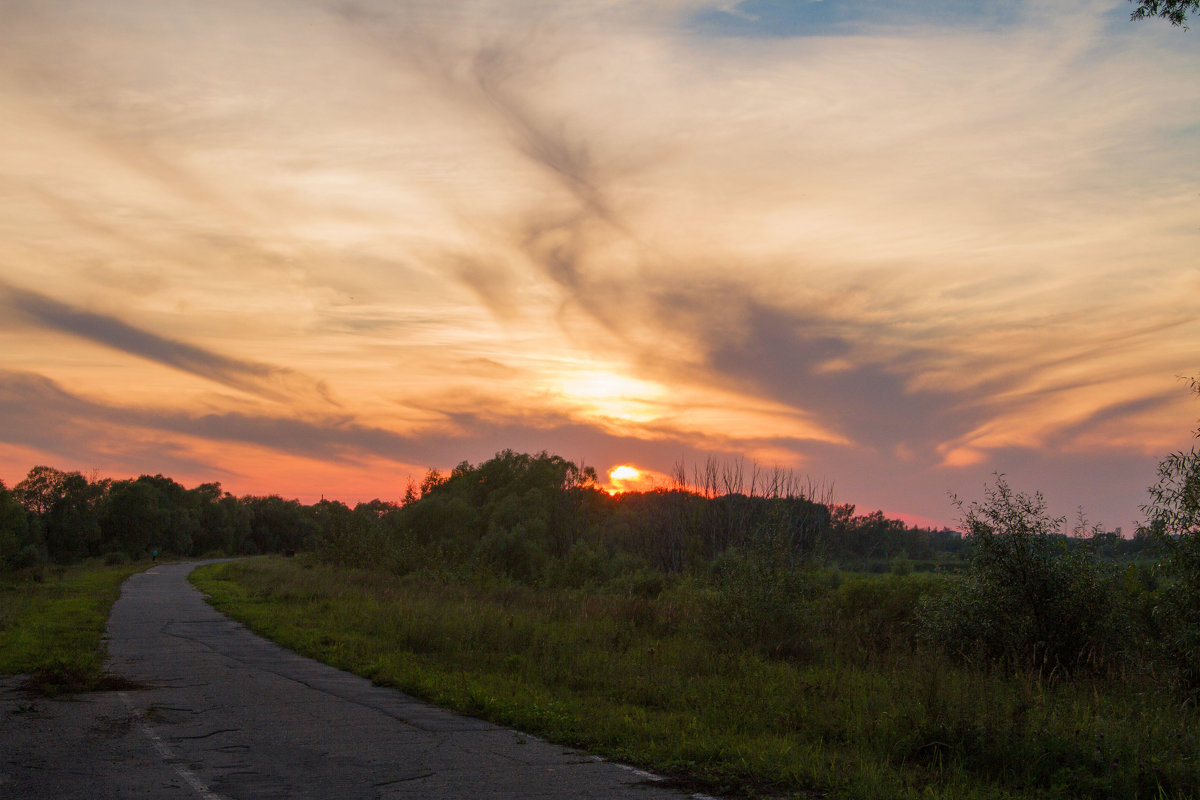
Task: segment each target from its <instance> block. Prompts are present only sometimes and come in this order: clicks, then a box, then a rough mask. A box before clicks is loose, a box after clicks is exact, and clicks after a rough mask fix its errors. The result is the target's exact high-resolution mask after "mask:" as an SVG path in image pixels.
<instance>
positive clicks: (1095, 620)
mask: <svg viewBox="0 0 1200 800" xmlns="http://www.w3.org/2000/svg"><path fill="white" fill-rule="evenodd" d="M959 508H960V510H961V509H962V508H963V507H962V505H961V503H960V504H959ZM1062 523H1063V519H1062V518H1056V517H1052V516H1050V515H1049V514H1048V513H1047V511H1046V502H1045V499H1044V498H1043V497H1042V495H1041V494H1040V493H1036V494H1034V495H1027V494H1024V493H1021V492H1014V491H1013V490H1012V489H1010V488H1009V486H1008V484H1007V483H1006V482H1005V480H1004V477H1003V476H998V477H997V480H996V485H995V487H989V488H987V489H986V490H985V494H984V500H983V502H981V503H971V504H970V505H969V506H967V507H966V508H965V510H964V511H963V518H962V527H963V531H964V533H966V534H967V536H969V537H970V539H971V541H972V542H973V544H974V553H973V555H972V560H971V564H970V567H969V569H968V571H967V574H966V575H965V576H964V577H963V578H962V579H961V580H960V581H959V582H958V583H957V584H955V585H953V586H952V587H951V588H950V589H949V590H948V591H947V592H946V593H945V594H943V595H942V596H940V597H937V598H929V599H927V600H925V601H924V602H923V604H922V608H921V612H920V625H921V628H922V633H923V635H924V637H925V638H927V639H928V640H930V641H932V642H934V643H936V644H939V645H941V646H942V647H944V648H945V649H947V650H948V651H950V652H951V653H953V654H955V655H958V656H961V657H964V658H967V659H975V658H981V659H984V660H987V661H990V662H993V663H1003V664H1007V665H1009V666H1021V667H1025V668H1030V669H1037V670H1039V671H1044V672H1048V673H1050V674H1053V673H1056V672H1060V671H1061V672H1072V671H1075V670H1078V669H1081V668H1085V667H1089V668H1090V667H1098V666H1101V665H1103V664H1105V663H1106V662H1108V661H1110V660H1111V659H1112V658H1114V657H1115V656H1116V655H1117V654H1118V653H1119V651H1120V637H1118V636H1116V635H1115V634H1116V631H1117V629H1118V627H1119V625H1118V621H1119V618H1120V614H1119V613H1118V609H1117V608H1116V607H1115V604H1114V602H1113V600H1112V598H1113V597H1114V596H1115V594H1114V593H1113V592H1111V591H1110V589H1111V581H1110V578H1109V576H1108V575H1107V574H1106V573H1105V571H1104V570H1103V568H1102V567H1101V565H1100V564H1099V563H1098V562H1097V560H1096V559H1095V557H1094V555H1093V553H1092V552H1091V551H1090V549H1089V548H1088V547H1087V545H1086V543H1084V542H1081V541H1078V540H1076V541H1071V540H1068V539H1067V537H1066V536H1063V535H1062V534H1060V533H1059V528H1060V526H1061V525H1062Z"/></svg>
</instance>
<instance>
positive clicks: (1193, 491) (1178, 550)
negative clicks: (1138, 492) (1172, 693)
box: [1143, 379, 1200, 696]
mask: <svg viewBox="0 0 1200 800" xmlns="http://www.w3.org/2000/svg"><path fill="white" fill-rule="evenodd" d="M1191 383H1192V389H1193V390H1195V391H1196V392H1197V393H1200V381H1198V380H1196V379H1193V380H1192V382H1191ZM1195 436H1196V438H1198V439H1200V429H1197V430H1196V432H1195ZM1143 511H1144V512H1145V513H1146V515H1147V517H1148V518H1149V521H1150V531H1151V532H1152V533H1153V534H1154V535H1155V536H1156V537H1157V538H1158V539H1159V541H1160V542H1161V543H1162V545H1163V547H1164V550H1165V552H1166V556H1165V558H1164V559H1163V560H1162V563H1161V574H1162V578H1163V582H1162V586H1161V587H1160V588H1159V590H1158V602H1157V603H1156V606H1155V609H1154V620H1155V622H1156V623H1157V625H1158V628H1159V633H1160V636H1159V653H1160V655H1161V656H1162V657H1163V658H1164V660H1165V661H1166V662H1167V663H1168V664H1170V665H1172V666H1173V667H1174V669H1175V671H1176V673H1177V676H1178V678H1179V681H1180V685H1181V686H1182V688H1183V689H1184V690H1185V691H1186V692H1187V693H1189V694H1191V695H1193V696H1198V695H1200V451H1197V450H1196V448H1195V447H1194V446H1193V447H1192V448H1191V449H1190V450H1188V451H1186V452H1185V451H1178V452H1175V453H1172V454H1171V455H1169V456H1167V457H1166V458H1165V459H1163V461H1162V462H1161V463H1160V464H1159V465H1158V482H1157V483H1156V484H1155V485H1154V486H1152V487H1151V488H1150V503H1149V504H1148V505H1147V506H1146V507H1145V508H1144V509H1143Z"/></svg>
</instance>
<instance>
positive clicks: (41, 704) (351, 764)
mask: <svg viewBox="0 0 1200 800" xmlns="http://www.w3.org/2000/svg"><path fill="white" fill-rule="evenodd" d="M196 566H197V564H192V563H189V564H164V565H160V566H156V567H154V568H152V569H150V570H148V571H147V572H144V573H141V574H138V575H135V576H133V577H131V578H130V579H129V580H128V581H127V582H126V583H125V584H124V586H123V587H122V591H121V598H120V599H119V600H118V601H117V603H116V604H115V605H114V606H113V609H112V613H111V615H110V616H109V621H108V637H109V641H108V648H109V657H110V663H109V668H110V670H111V671H112V672H113V673H115V674H117V675H119V676H122V677H124V678H128V679H130V680H131V681H135V682H137V683H139V684H142V685H144V686H146V687H147V688H144V689H138V690H127V691H120V692H96V693H91V694H86V695H78V696H75V697H70V698H66V699H58V700H47V699H44V698H34V697H30V696H28V695H25V694H24V693H23V692H22V691H20V690H19V688H18V684H19V681H18V680H17V679H13V678H0V798H13V800H16V799H17V798H20V799H21V800H29V799H31V798H91V799H93V800H107V799H108V798H164V799H167V800H170V799H171V798H202V799H203V800H219V799H221V798H227V799H228V800H267V799H268V798H271V799H274V798H279V800H283V799H284V798H287V799H288V800H293V799H299V798H314V799H319V800H334V799H336V800H355V799H356V798H372V799H373V798H418V797H419V798H426V799H428V800H436V799H437V798H471V799H472V800H483V799H485V798H580V800H582V799H583V798H605V799H606V800H627V799H628V800H668V798H672V799H673V800H679V798H682V797H686V796H687V795H685V794H682V793H680V792H678V791H675V790H672V789H670V788H667V787H666V786H664V785H662V783H661V782H660V781H658V780H657V779H656V778H654V776H650V775H647V774H646V773H643V772H639V771H637V770H633V769H631V768H629V767H625V766H622V765H619V764H613V763H609V762H605V761H602V760H600V759H599V758H596V757H594V756H591V755H588V754H586V753H583V752H579V751H576V750H571V749H566V748H563V747H560V746H556V745H551V744H548V743H546V742H543V741H541V740H539V739H537V738H535V737H532V736H527V735H524V734H521V733H518V732H516V731H513V730H510V729H506V728H501V727H498V726H495V725H491V724H489V723H486V722H482V721H480V720H477V719H472V718H470V717H464V716H461V715H458V714H454V713H452V712H449V711H446V710H444V709H440V708H437V707H434V706H431V705H429V704H427V703H423V702H421V701H418V700H415V699H413V698H411V697H408V696H407V695H404V694H402V693H400V692H397V691H395V690H393V689H387V688H382V687H378V686H373V685H372V684H371V683H370V681H367V680H365V679H363V678H359V677H356V676H354V675H351V674H349V673H346V672H341V671H339V670H336V669H334V668H332V667H329V666H326V665H324V664H321V663H319V662H317V661H313V660H311V659H307V658H303V657H301V656H298V655H296V654H295V653H292V652H291V651H288V650H285V649H284V648H282V647H279V646H278V645H276V644H273V643H271V642H268V641H266V640H265V639H261V638H259V637H258V636H255V635H254V634H252V633H250V632H249V631H248V630H247V629H246V628H245V627H243V626H242V625H240V624H239V623H236V622H233V621H232V620H230V619H228V618H227V617H225V616H222V615H221V614H220V613H218V612H217V611H216V610H214V609H213V608H212V607H211V606H209V605H208V604H207V603H205V602H204V599H203V595H201V594H200V592H198V591H197V590H196V589H195V588H194V587H192V586H191V584H189V583H188V582H187V575H188V573H189V572H191V570H192V569H193V568H195V567H196ZM693 797H698V796H695V795H693Z"/></svg>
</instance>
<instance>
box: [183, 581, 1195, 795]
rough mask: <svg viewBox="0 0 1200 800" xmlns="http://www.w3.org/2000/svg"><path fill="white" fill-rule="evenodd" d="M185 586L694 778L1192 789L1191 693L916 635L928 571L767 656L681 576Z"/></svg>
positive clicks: (448, 695)
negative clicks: (1075, 675)
mask: <svg viewBox="0 0 1200 800" xmlns="http://www.w3.org/2000/svg"><path fill="white" fill-rule="evenodd" d="M193 581H194V582H195V583H196V584H197V585H198V586H199V587H200V588H201V589H202V590H203V591H205V592H207V593H208V594H210V595H211V596H212V602H213V603H214V604H215V605H216V606H217V607H218V608H220V609H222V610H223V611H225V612H226V613H229V614H231V615H232V616H234V617H235V618H237V619H240V620H242V621H244V622H246V623H247V624H248V625H249V626H250V627H251V628H252V629H254V630H256V631H258V632H260V633H262V634H263V635H265V636H268V637H269V638H272V639H274V640H276V641H279V642H280V643H282V644H284V645H286V646H288V647H290V648H292V649H295V650H297V651H299V652H301V653H304V654H306V655H309V656H313V657H315V658H318V659H321V660H323V661H326V662H328V663H331V664H334V665H336V666H338V667H341V668H344V669H348V670H351V671H354V672H356V673H358V674H361V675H364V676H367V677H369V678H371V679H373V680H374V681H375V682H377V683H379V684H383V685H389V686H395V687H398V688H400V689H402V690H404V691H406V692H409V693H411V694H414V695H417V696H420V697H424V698H427V699H429V700H431V701H433V702H436V703H438V704H441V705H444V706H447V707H450V708H454V709H457V710H460V711H463V712H465V713H469V714H474V715H477V716H481V717H485V718H488V719H491V720H494V721H496V722H499V723H502V724H505V725H511V726H514V727H516V728H519V729H521V730H524V731H526V732H529V733H532V734H536V735H540V736H544V737H546V738H548V739H551V740H553V741H557V742H561V743H563V744H568V745H571V746H578V747H586V748H588V749H591V750H592V751H594V752H598V753H601V754H603V755H605V756H608V757H610V758H614V759H619V760H622V761H625V762H629V763H633V764H637V765H640V766H643V767H647V768H650V769H653V770H656V771H659V772H662V773H666V774H668V775H671V776H675V777H677V778H679V779H680V780H682V781H683V782H684V783H685V784H687V785H690V786H693V787H700V788H703V789H704V790H706V791H709V792H713V793H723V792H724V793H730V794H737V795H741V796H772V797H825V796H827V797H837V798H862V799H866V798H878V799H879V800H883V799H884V798H888V799H889V800H890V799H891V798H947V799H948V798H979V799H980V800H982V799H983V798H989V799H991V798H996V799H998V798H1018V797H1019V798H1114V797H1115V798H1123V797H1129V798H1155V799H1156V800H1159V799H1161V800H1176V799H1177V798H1186V797H1196V796H1200V766H1198V763H1200V762H1198V759H1200V746H1198V744H1197V731H1198V730H1200V725H1198V722H1200V719H1198V716H1197V713H1196V710H1195V708H1194V707H1193V706H1190V705H1187V704H1181V703H1179V702H1178V701H1177V700H1176V699H1173V698H1172V697H1171V696H1170V695H1167V694H1164V693H1162V692H1161V691H1160V690H1158V689H1156V688H1155V684H1154V682H1153V681H1150V680H1146V679H1145V676H1141V675H1138V674H1125V675H1106V676H1103V677H1093V678H1090V679H1083V678H1079V679H1074V680H1071V681H1059V680H1054V678H1053V676H1042V675H1038V674H1016V675H1014V674H1003V673H999V672H996V671H993V670H989V669H974V668H969V667H967V666H963V665H960V664H956V663H953V662H950V661H947V660H945V659H944V658H943V657H942V656H940V655H936V654H933V653H930V652H928V651H925V650H923V649H922V648H921V647H920V646H919V645H918V644H916V643H914V642H913V641H912V640H911V637H910V636H908V635H907V634H906V631H907V627H906V618H907V616H908V615H909V614H910V613H911V612H912V610H913V608H914V607H915V599H916V597H917V596H919V595H920V594H921V593H923V592H926V591H935V590H936V588H937V581H936V580H934V579H933V578H932V576H928V575H926V576H921V575H911V576H881V577H872V578H867V577H861V578H851V579H841V580H837V581H830V582H829V583H828V585H827V586H825V587H824V588H823V589H822V591H821V593H820V595H819V596H818V597H816V598H815V599H814V600H813V602H812V604H811V606H810V607H808V608H807V609H806V610H805V611H804V613H805V614H806V615H807V617H806V619H807V620H808V621H807V623H806V624H807V625H808V632H809V638H808V640H807V643H806V644H805V645H804V646H799V645H796V646H792V647H790V648H788V649H787V650H786V652H783V651H779V652H775V651H773V650H772V649H771V648H767V649H764V648H762V647H755V646H753V644H752V643H751V644H747V643H745V642H740V643H739V642H736V641H733V640H731V639H729V638H728V637H727V636H725V635H723V634H722V633H721V630H720V625H717V624H714V622H715V621H714V619H713V616H714V611H718V612H722V613H723V612H724V610H725V609H724V607H723V606H722V605H721V604H720V602H715V601H714V598H713V597H712V595H711V593H710V591H709V590H707V589H705V588H703V587H701V586H698V585H696V584H692V583H690V582H688V581H686V580H675V581H669V582H668V583H667V586H666V588H665V589H663V590H662V591H649V592H642V593H639V592H638V591H629V590H625V591H618V590H616V589H612V588H609V589H596V590H591V591H582V590H569V589H534V588H529V587H525V586H518V585H515V584H508V583H499V582H495V581H492V582H480V581H469V580H449V579H436V580H435V579H433V578H428V577H427V578H421V577H416V576H409V577H407V578H403V579H402V578H397V577H395V576H393V575H390V574H386V573H381V572H372V571H361V570H348V569H344V568H333V567H329V566H324V565H319V564H316V563H313V562H311V561H307V560H304V559H291V560H284V559H273V558H266V559H255V560H251V561H245V562H240V563H235V564H222V565H215V566H212V567H208V568H204V569H202V570H199V571H198V572H197V573H195V574H194V576H193ZM717 600H719V598H717Z"/></svg>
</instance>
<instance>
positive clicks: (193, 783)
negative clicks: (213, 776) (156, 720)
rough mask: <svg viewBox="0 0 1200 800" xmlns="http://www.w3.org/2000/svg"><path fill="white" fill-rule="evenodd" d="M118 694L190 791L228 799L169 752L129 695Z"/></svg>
mask: <svg viewBox="0 0 1200 800" xmlns="http://www.w3.org/2000/svg"><path fill="white" fill-rule="evenodd" d="M119 694H120V695H121V699H122V700H123V701H125V707H126V708H128V709H129V713H130V714H134V717H135V718H136V719H137V724H138V728H140V729H141V731H142V733H144V734H145V735H146V738H147V739H149V740H150V744H152V745H154V749H155V750H157V751H158V754H159V755H160V756H162V760H163V761H165V762H166V763H167V764H169V765H170V766H171V768H172V769H174V770H175V772H176V773H178V775H179V777H181V778H183V780H184V782H185V783H187V785H188V786H190V787H192V791H194V792H195V793H196V794H198V795H200V798H201V800H229V798H227V797H225V796H224V795H220V794H217V793H216V792H214V791H213V790H212V789H209V788H208V786H206V785H205V783H204V781H202V780H200V779H199V778H198V777H196V773H194V772H192V771H191V770H190V769H188V767H187V765H186V764H184V763H183V761H182V760H180V758H179V757H178V756H176V755H175V754H174V753H172V752H171V748H169V747H167V743H166V742H164V741H163V740H162V737H161V736H159V735H158V734H157V733H155V732H154V728H152V727H150V724H149V723H148V722H146V720H144V719H142V717H141V716H140V715H138V714H136V713H135V712H134V710H133V703H131V702H129V697H128V696H127V695H126V694H125V693H124V692H119Z"/></svg>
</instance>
